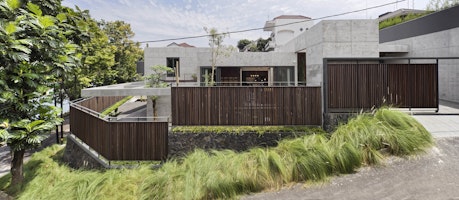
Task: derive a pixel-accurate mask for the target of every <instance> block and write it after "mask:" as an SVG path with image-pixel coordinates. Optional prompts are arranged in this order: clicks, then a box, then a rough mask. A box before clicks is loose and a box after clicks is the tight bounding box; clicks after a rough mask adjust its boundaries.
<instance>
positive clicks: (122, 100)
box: [100, 96, 132, 118]
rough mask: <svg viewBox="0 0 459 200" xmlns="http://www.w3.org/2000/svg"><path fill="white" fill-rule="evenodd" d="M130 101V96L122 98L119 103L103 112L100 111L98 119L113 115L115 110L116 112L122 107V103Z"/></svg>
mask: <svg viewBox="0 0 459 200" xmlns="http://www.w3.org/2000/svg"><path fill="white" fill-rule="evenodd" d="M130 99H132V96H127V97H124V98H123V99H121V100H120V101H118V102H116V103H115V104H113V105H112V106H110V107H108V108H106V109H105V110H104V111H102V112H101V113H100V117H102V118H104V117H105V116H107V115H109V114H111V113H113V112H114V111H115V110H117V109H118V108H119V107H120V106H121V105H123V104H124V103H126V102H127V101H129V100H130Z"/></svg>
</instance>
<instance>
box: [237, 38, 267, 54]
mask: <svg viewBox="0 0 459 200" xmlns="http://www.w3.org/2000/svg"><path fill="white" fill-rule="evenodd" d="M269 41H271V38H268V39H263V38H258V39H257V40H255V41H254V40H248V39H242V40H239V42H238V43H237V47H238V48H239V51H242V50H243V49H244V48H246V47H247V45H249V46H248V50H249V51H251V52H263V51H265V46H266V44H267V43H268V42H269Z"/></svg>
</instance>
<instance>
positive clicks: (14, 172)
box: [11, 150, 25, 186]
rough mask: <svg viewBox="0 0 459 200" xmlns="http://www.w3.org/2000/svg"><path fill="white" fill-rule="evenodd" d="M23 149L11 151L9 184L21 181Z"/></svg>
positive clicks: (22, 177)
mask: <svg viewBox="0 0 459 200" xmlns="http://www.w3.org/2000/svg"><path fill="white" fill-rule="evenodd" d="M24 153H25V150H19V151H14V152H13V160H11V176H12V177H11V185H12V186H15V185H18V184H21V183H22V180H23V179H24V175H23V173H22V166H23V165H24Z"/></svg>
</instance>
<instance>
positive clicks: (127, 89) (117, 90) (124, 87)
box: [81, 82, 171, 97]
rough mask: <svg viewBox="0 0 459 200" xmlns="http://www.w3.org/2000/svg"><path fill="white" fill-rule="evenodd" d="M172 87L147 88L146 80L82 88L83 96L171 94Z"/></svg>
mask: <svg viewBox="0 0 459 200" xmlns="http://www.w3.org/2000/svg"><path fill="white" fill-rule="evenodd" d="M170 95H171V89H170V88H147V87H146V86H145V83H144V82H134V83H123V84H117V85H108V86H102V87H94V88H86V89H82V90H81V96H82V97H95V96H170Z"/></svg>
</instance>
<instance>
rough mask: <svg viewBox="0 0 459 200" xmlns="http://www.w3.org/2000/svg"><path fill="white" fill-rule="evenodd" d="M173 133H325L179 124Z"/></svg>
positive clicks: (289, 128)
mask: <svg viewBox="0 0 459 200" xmlns="http://www.w3.org/2000/svg"><path fill="white" fill-rule="evenodd" d="M172 132H173V133H178V132H180V133H230V134H244V133H257V134H259V135H262V134H264V133H316V134H319V133H325V132H324V131H323V130H322V129H320V128H311V127H310V126H177V127H174V128H172Z"/></svg>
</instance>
